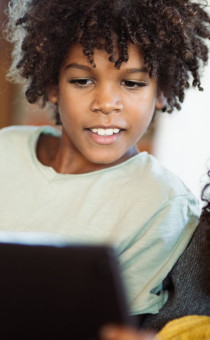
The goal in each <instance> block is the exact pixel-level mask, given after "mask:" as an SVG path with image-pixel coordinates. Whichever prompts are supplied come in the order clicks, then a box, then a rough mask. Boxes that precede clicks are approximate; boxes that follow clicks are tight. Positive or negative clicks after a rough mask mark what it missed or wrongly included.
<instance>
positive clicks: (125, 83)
mask: <svg viewBox="0 0 210 340" xmlns="http://www.w3.org/2000/svg"><path fill="white" fill-rule="evenodd" d="M122 85H123V86H125V87H127V88H128V89H132V90H135V89H138V88H139V87H144V86H147V84H146V83H145V82H144V81H134V80H123V81H122Z"/></svg>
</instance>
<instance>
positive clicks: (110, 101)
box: [91, 88, 123, 114]
mask: <svg viewBox="0 0 210 340" xmlns="http://www.w3.org/2000/svg"><path fill="white" fill-rule="evenodd" d="M91 110H92V111H93V112H102V113H104V114H109V113H112V112H120V111H122V110H123V103H122V99H121V98H120V95H119V94H118V93H117V91H116V90H114V89H113V88H106V89H105V88H103V89H102V88H100V89H98V90H97V91H96V93H95V95H94V99H93V101H92V104H91Z"/></svg>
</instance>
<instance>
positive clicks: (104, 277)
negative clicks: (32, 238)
mask: <svg viewBox="0 0 210 340" xmlns="http://www.w3.org/2000/svg"><path fill="white" fill-rule="evenodd" d="M0 275H1V279H0V292H1V293H0V320H1V327H0V332H1V335H2V336H3V338H4V339H27V340H29V339H37V340H38V339H62V340H63V339H83V340H85V339H93V338H97V333H98V330H99V328H100V327H101V326H102V325H104V324H107V323H110V322H111V323H118V324H122V323H129V317H128V307H127V303H126V297H125V292H124V289H123V285H122V281H121V277H120V272H119V267H118V260H117V257H116V255H115V252H114V251H113V249H112V248H111V247H108V246H86V245H73V246H72V245H66V246H58V247H56V246H54V245H53V246H51V245H26V244H8V243H0Z"/></svg>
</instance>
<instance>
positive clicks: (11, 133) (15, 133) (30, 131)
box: [0, 125, 57, 148]
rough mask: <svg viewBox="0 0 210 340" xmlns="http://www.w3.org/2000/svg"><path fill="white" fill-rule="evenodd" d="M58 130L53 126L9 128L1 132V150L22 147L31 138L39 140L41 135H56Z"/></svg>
mask: <svg viewBox="0 0 210 340" xmlns="http://www.w3.org/2000/svg"><path fill="white" fill-rule="evenodd" d="M56 131H57V130H56V129H54V128H53V127H51V126H15V125H14V126H9V127H6V128H3V129H1V130H0V148H2V147H6V146H9V147H15V146H21V142H22V143H26V142H27V141H29V140H30V139H31V138H35V139H36V137H37V138H38V137H39V135H40V134H41V133H44V134H48V133H51V134H53V133H54V134H56Z"/></svg>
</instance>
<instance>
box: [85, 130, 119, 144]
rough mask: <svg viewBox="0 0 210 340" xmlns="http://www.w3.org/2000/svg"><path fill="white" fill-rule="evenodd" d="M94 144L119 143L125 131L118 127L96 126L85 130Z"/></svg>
mask: <svg viewBox="0 0 210 340" xmlns="http://www.w3.org/2000/svg"><path fill="white" fill-rule="evenodd" d="M85 130H86V131H87V132H88V136H89V137H90V139H91V141H92V142H93V143H94V144H98V145H111V144H115V143H116V142H117V141H118V142H119V140H120V138H121V135H122V134H123V132H124V131H125V129H121V128H120V127H116V126H107V127H105V126H94V127H91V128H86V129H85Z"/></svg>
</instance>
